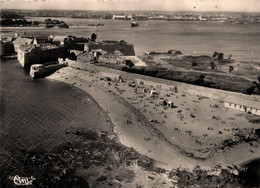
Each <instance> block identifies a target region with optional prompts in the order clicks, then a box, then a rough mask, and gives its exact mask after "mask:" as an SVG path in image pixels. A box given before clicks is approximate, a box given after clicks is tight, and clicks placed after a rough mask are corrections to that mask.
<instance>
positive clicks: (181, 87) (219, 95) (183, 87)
mask: <svg viewBox="0 0 260 188" xmlns="http://www.w3.org/2000/svg"><path fill="white" fill-rule="evenodd" d="M69 66H72V67H75V68H76V67H80V68H82V69H87V70H93V69H94V70H97V71H105V72H108V73H113V74H118V75H120V76H121V78H122V79H127V80H136V81H137V82H139V83H140V81H143V82H144V84H147V85H153V86H154V87H161V88H165V89H169V88H174V87H177V89H178V91H180V92H186V93H190V94H192V95H201V96H206V97H209V98H210V99H218V100H224V99H225V98H226V97H228V96H233V97H237V98H241V99H248V100H253V101H254V100H256V101H260V96H257V95H245V94H242V93H236V92H231V91H224V90H219V89H213V88H207V87H202V86H196V85H191V84H186V83H181V82H176V81H171V80H165V79H161V78H155V77H149V76H145V75H140V74H134V73H128V72H124V71H119V70H115V69H110V68H106V67H101V66H96V65H92V64H87V63H84V64H83V63H79V62H75V61H74V62H71V63H69Z"/></svg>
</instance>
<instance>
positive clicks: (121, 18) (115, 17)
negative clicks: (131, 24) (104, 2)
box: [112, 15, 132, 20]
mask: <svg viewBox="0 0 260 188" xmlns="http://www.w3.org/2000/svg"><path fill="white" fill-rule="evenodd" d="M112 19H113V20H131V19H132V15H113V18H112Z"/></svg>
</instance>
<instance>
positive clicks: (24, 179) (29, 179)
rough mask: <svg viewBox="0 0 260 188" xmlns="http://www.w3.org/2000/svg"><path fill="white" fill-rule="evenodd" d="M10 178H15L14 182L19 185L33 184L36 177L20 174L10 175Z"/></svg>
mask: <svg viewBox="0 0 260 188" xmlns="http://www.w3.org/2000/svg"><path fill="white" fill-rule="evenodd" d="M9 179H10V180H13V181H14V184H15V185H19V186H24V185H32V182H33V180H35V178H34V177H33V176H31V177H20V176H18V175H15V176H10V177H9Z"/></svg>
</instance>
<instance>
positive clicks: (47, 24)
mask: <svg viewBox="0 0 260 188" xmlns="http://www.w3.org/2000/svg"><path fill="white" fill-rule="evenodd" d="M54 26H55V24H53V23H46V28H52V27H54Z"/></svg>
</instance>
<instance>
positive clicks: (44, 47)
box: [19, 44, 60, 52]
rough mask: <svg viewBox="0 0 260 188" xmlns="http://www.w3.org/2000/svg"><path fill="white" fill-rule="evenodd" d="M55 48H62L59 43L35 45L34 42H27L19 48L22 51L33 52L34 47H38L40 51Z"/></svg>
mask: <svg viewBox="0 0 260 188" xmlns="http://www.w3.org/2000/svg"><path fill="white" fill-rule="evenodd" d="M55 48H60V47H59V46H57V45H33V44H27V45H21V46H20V47H19V49H20V50H21V51H24V52H25V51H28V52H31V51H32V50H33V49H38V50H39V51H45V50H51V49H55Z"/></svg>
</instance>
